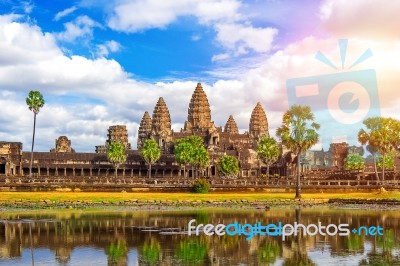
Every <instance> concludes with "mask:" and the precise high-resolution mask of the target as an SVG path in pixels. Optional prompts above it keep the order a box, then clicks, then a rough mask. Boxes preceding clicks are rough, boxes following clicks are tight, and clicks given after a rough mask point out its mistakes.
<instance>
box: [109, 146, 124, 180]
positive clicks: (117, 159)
mask: <svg viewBox="0 0 400 266" xmlns="http://www.w3.org/2000/svg"><path fill="white" fill-rule="evenodd" d="M107 159H108V160H109V161H110V162H111V163H112V164H113V165H114V168H115V178H117V172H118V168H119V166H120V165H121V164H123V163H124V162H125V161H126V154H125V147H124V145H123V144H122V143H121V142H112V143H111V144H109V145H108V147H107Z"/></svg>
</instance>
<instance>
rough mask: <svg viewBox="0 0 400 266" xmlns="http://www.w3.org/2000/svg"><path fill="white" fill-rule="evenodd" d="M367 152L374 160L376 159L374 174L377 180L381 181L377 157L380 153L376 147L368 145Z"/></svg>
mask: <svg viewBox="0 0 400 266" xmlns="http://www.w3.org/2000/svg"><path fill="white" fill-rule="evenodd" d="M367 151H368V152H369V153H371V156H372V159H374V172H375V178H376V180H379V176H378V168H377V167H376V156H377V155H378V153H379V151H378V149H377V148H376V147H374V146H372V145H367Z"/></svg>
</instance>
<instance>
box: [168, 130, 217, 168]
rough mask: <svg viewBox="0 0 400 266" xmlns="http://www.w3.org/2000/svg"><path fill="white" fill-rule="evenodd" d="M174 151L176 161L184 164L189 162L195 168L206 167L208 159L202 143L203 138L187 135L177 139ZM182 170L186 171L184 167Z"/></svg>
mask: <svg viewBox="0 0 400 266" xmlns="http://www.w3.org/2000/svg"><path fill="white" fill-rule="evenodd" d="M174 153H175V158H176V160H177V162H179V163H180V164H182V165H184V166H185V165H186V164H187V163H189V164H191V165H192V167H194V168H196V170H199V169H202V168H204V167H206V166H207V165H208V163H209V161H210V158H209V155H208V152H207V150H206V148H204V145H203V139H202V138H201V137H198V136H189V137H186V138H183V139H179V140H177V141H176V143H175V149H174ZM184 171H186V170H185V168H184ZM193 172H194V171H193ZM185 174H186V173H185Z"/></svg>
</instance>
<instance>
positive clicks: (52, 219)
mask: <svg viewBox="0 0 400 266" xmlns="http://www.w3.org/2000/svg"><path fill="white" fill-rule="evenodd" d="M0 218H1V219H3V220H2V221H1V222H0V265H32V264H33V263H34V264H36V265H84V264H86V265H116V266H122V265H331V264H341V265H400V247H399V243H400V219H399V218H400V213H399V212H398V211H376V210H374V211H365V210H345V209H342V210H338V209H328V208H316V209H311V208H308V209H303V210H299V209H297V210H295V209H273V210H270V211H258V210H249V211H238V210H235V211H229V210H201V211H179V212H178V211H141V212H139V211H135V212H129V211H119V212H117V211H110V212H84V211H81V212H55V213H37V212H36V213H34V212H32V213H2V214H1V215H0ZM191 219H197V223H212V224H219V223H222V224H229V223H233V222H235V221H238V222H239V223H241V224H245V223H255V222H258V221H260V222H262V223H263V224H268V223H278V222H282V223H283V224H285V223H291V224H293V223H294V222H296V221H297V222H298V223H302V224H305V225H308V224H311V223H315V224H317V223H318V222H321V223H322V224H325V225H327V224H336V225H338V224H340V223H348V224H350V228H355V227H359V226H376V225H380V226H381V227H383V228H384V236H376V237H375V236H358V235H355V234H350V236H329V235H325V236H322V235H316V236H303V235H298V236H293V237H289V238H288V239H286V240H285V241H282V239H281V238H280V237H254V238H253V239H252V240H250V241H247V240H246V239H245V237H244V236H227V235H225V236H221V237H219V236H205V235H201V236H188V235H185V234H182V233H181V232H180V231H179V229H187V223H188V221H190V220H191ZM160 229H162V230H161V231H160Z"/></svg>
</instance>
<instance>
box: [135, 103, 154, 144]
mask: <svg viewBox="0 0 400 266" xmlns="http://www.w3.org/2000/svg"><path fill="white" fill-rule="evenodd" d="M150 134H151V117H150V115H149V113H148V112H147V111H146V112H145V113H144V115H143V117H142V120H141V121H140V126H139V132H138V141H137V148H138V149H141V148H142V145H143V142H144V141H145V140H146V139H148V138H150Z"/></svg>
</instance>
